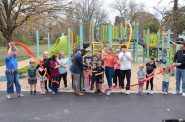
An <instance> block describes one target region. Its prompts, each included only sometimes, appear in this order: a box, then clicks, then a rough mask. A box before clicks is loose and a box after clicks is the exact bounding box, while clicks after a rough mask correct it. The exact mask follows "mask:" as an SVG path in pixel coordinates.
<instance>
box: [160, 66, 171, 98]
mask: <svg viewBox="0 0 185 122" xmlns="http://www.w3.org/2000/svg"><path fill="white" fill-rule="evenodd" d="M163 70H165V68H163ZM170 74H171V73H170V70H167V71H166V72H165V73H163V81H162V93H163V94H165V95H167V94H168V88H169V81H170Z"/></svg>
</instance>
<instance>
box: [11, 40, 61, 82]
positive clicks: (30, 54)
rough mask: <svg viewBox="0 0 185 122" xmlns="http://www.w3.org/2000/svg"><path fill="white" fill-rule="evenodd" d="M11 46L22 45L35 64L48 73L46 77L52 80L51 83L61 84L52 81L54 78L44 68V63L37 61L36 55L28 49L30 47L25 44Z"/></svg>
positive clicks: (15, 43)
mask: <svg viewBox="0 0 185 122" xmlns="http://www.w3.org/2000/svg"><path fill="white" fill-rule="evenodd" d="M10 44H13V45H20V46H21V47H22V48H24V49H25V50H26V52H27V53H28V55H29V56H31V57H32V58H33V59H34V60H35V62H37V63H38V65H39V66H40V67H41V68H42V69H43V70H44V71H45V72H46V75H47V76H48V78H49V79H50V80H51V82H53V83H56V84H59V82H58V81H56V80H52V78H51V77H50V75H49V74H48V72H47V71H46V69H45V68H44V67H43V65H42V63H41V62H40V61H39V59H37V58H36V57H35V56H34V54H33V53H32V52H31V51H30V49H28V47H27V46H26V45H25V44H22V43H20V42H10Z"/></svg>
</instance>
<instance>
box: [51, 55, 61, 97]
mask: <svg viewBox="0 0 185 122" xmlns="http://www.w3.org/2000/svg"><path fill="white" fill-rule="evenodd" d="M59 67H60V64H59V63H58V62H57V56H56V55H52V57H51V61H50V72H51V78H52V80H53V82H52V94H53V95H55V94H56V93H58V88H59V84H58V83H59V75H60V72H59Z"/></svg>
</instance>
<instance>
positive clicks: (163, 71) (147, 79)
mask: <svg viewBox="0 0 185 122" xmlns="http://www.w3.org/2000/svg"><path fill="white" fill-rule="evenodd" d="M176 66H177V65H176V64H174V65H172V66H170V67H168V68H166V69H165V70H161V71H160V72H158V73H155V74H153V75H151V76H149V77H147V78H145V79H144V80H143V81H141V82H140V83H136V84H133V85H130V86H128V87H126V88H130V87H134V86H138V85H139V84H143V83H145V82H148V81H149V80H150V79H152V78H153V77H154V76H156V75H159V74H163V73H165V72H166V71H168V70H170V69H173V68H175V67H176ZM112 89H115V88H113V87H111V88H105V89H104V91H105V92H107V91H109V90H112Z"/></svg>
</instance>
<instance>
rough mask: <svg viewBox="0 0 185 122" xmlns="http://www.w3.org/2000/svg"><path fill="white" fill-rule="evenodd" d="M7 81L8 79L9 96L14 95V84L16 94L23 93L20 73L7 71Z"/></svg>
mask: <svg viewBox="0 0 185 122" xmlns="http://www.w3.org/2000/svg"><path fill="white" fill-rule="evenodd" d="M5 74H6V79H7V94H13V93H14V84H15V88H16V93H18V94H20V93H21V86H20V84H19V74H18V71H17V70H15V71H13V72H12V71H8V70H6V71H5Z"/></svg>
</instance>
